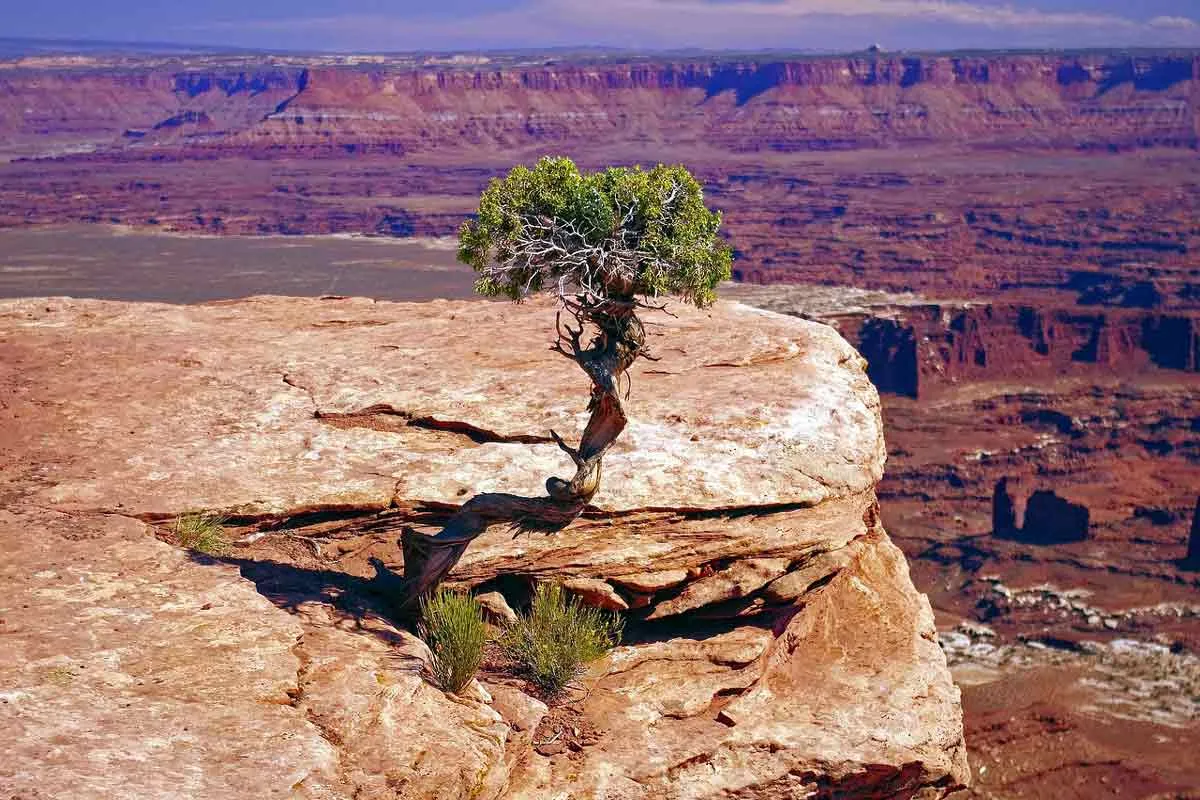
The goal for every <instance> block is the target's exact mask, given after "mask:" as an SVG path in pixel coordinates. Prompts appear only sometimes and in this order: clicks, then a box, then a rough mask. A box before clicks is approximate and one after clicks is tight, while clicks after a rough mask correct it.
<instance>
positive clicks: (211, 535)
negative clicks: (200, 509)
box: [175, 513, 229, 556]
mask: <svg viewBox="0 0 1200 800" xmlns="http://www.w3.org/2000/svg"><path fill="white" fill-rule="evenodd" d="M224 525H225V517H221V516H216V515H213V514H203V513H197V514H184V515H183V516H182V517H180V518H179V519H177V520H175V538H176V539H178V540H179V544H180V545H182V546H183V547H186V548H188V549H189V550H195V551H197V552H200V553H206V554H208V555H210V556H218V555H221V554H222V553H224V552H225V551H227V550H228V549H229V539H228V538H227V537H226V536H225V527H224Z"/></svg>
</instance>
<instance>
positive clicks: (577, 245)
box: [381, 158, 732, 611]
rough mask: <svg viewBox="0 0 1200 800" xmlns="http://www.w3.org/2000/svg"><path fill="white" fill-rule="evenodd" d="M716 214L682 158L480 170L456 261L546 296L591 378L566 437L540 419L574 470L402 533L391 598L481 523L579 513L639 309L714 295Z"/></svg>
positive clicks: (492, 292) (411, 597) (565, 518)
mask: <svg viewBox="0 0 1200 800" xmlns="http://www.w3.org/2000/svg"><path fill="white" fill-rule="evenodd" d="M720 226H721V215H720V213H719V212H713V211H710V210H709V209H708V208H706V207H705V205H704V195H703V191H702V189H701V186H700V184H699V182H698V181H697V180H696V179H695V178H694V177H693V176H692V175H691V173H689V172H688V170H687V169H685V168H684V167H682V166H664V165H661V164H660V165H659V166H657V167H654V168H653V169H650V170H643V169H642V168H640V167H633V168H624V167H613V168H610V169H606V170H602V171H599V172H593V173H581V172H580V171H579V169H578V168H577V167H576V166H575V164H574V163H573V162H572V161H571V160H570V159H568V158H543V159H542V160H541V161H539V162H538V163H537V165H536V166H534V167H533V168H532V169H529V168H527V167H523V166H519V167H516V168H514V169H513V170H512V171H511V172H509V173H508V175H507V176H506V177H505V178H504V179H502V180H501V179H494V180H492V182H491V184H490V185H489V186H488V188H487V189H486V190H485V191H484V192H483V194H482V196H481V197H480V200H479V212H478V214H477V216H476V218H475V219H473V220H471V221H468V222H466V223H464V224H463V226H462V228H461V229H460V231H459V248H458V257H459V260H461V261H463V262H464V263H466V264H468V265H470V266H471V267H473V268H474V270H475V271H476V272H477V273H478V275H479V277H478V279H477V281H476V283H475V289H476V291H478V292H479V293H480V294H482V295H486V296H489V297H508V298H510V299H512V300H515V301H520V300H523V299H525V298H527V297H529V296H530V295H532V294H535V293H538V292H553V293H554V294H555V295H556V296H557V298H558V305H559V310H558V315H557V317H556V319H555V330H556V333H557V338H556V340H555V342H554V344H553V346H552V349H553V350H554V351H555V352H557V353H559V354H561V355H563V356H565V357H566V358H569V359H571V360H572V361H573V362H575V363H576V364H578V365H579V367H580V368H581V369H582V370H583V372H584V373H585V374H586V375H587V377H588V379H589V380H590V382H591V394H590V399H589V401H588V411H589V413H590V416H589V419H588V423H587V426H586V427H585V428H584V431H583V435H582V437H581V439H580V442H579V446H578V447H572V446H571V445H569V444H568V443H567V442H566V441H565V440H564V439H563V438H562V437H561V436H559V435H558V433H556V432H554V431H550V435H551V437H552V438H553V440H554V441H555V442H556V443H557V444H558V446H559V448H560V449H561V450H562V451H563V452H564V453H566V455H567V456H568V457H569V458H570V460H571V462H572V463H573V465H574V468H575V473H574V475H573V476H572V477H571V478H569V479H565V478H558V477H552V478H549V479H548V480H547V481H546V496H545V497H536V498H530V497H520V496H516V495H509V494H498V493H488V494H480V495H476V496H475V497H473V498H471V499H470V500H469V501H467V502H466V503H465V504H464V505H463V506H462V507H461V508H460V509H459V511H458V512H457V513H456V514H454V515H453V516H452V517H451V518H450V519H449V521H448V522H447V524H446V525H445V527H444V528H443V529H442V531H441V532H439V533H438V534H437V535H435V536H425V535H422V534H419V533H417V532H416V531H413V530H411V529H409V530H406V531H405V532H404V536H403V538H402V540H401V543H402V547H403V550H404V579H403V581H402V582H400V583H399V585H398V586H396V585H394V576H393V580H392V583H393V586H392V589H393V590H398V592H399V597H398V598H397V600H398V604H399V606H400V608H401V609H402V610H408V611H411V610H413V609H414V608H415V606H416V604H417V603H418V601H419V599H420V597H421V596H423V595H425V594H427V593H428V592H430V591H432V590H433V589H434V588H435V587H436V586H437V585H438V583H440V581H441V580H442V578H443V577H444V576H445V575H446V574H447V573H448V572H449V571H450V570H451V569H452V568H453V567H454V565H455V564H456V563H457V562H458V560H459V558H461V556H462V554H463V552H464V551H465V550H466V548H467V546H468V545H469V544H470V542H471V541H472V540H473V539H475V538H476V537H477V536H479V535H480V534H481V533H483V532H484V531H485V530H486V529H487V528H488V527H490V526H491V525H495V524H504V523H507V524H509V525H512V526H514V527H516V528H517V529H518V530H533V529H549V530H556V529H561V528H563V527H565V526H566V525H568V524H570V522H571V521H573V520H574V519H576V518H577V517H578V516H579V515H580V514H581V513H582V512H583V510H584V508H585V507H586V506H587V504H588V503H589V502H590V501H591V500H592V498H593V496H595V494H596V492H597V491H598V490H599V488H600V477H601V463H602V460H603V458H604V455H605V453H606V452H607V451H608V449H609V448H610V447H611V446H612V444H613V442H615V441H616V439H617V437H619V436H620V435H621V432H622V431H623V430H624V429H625V425H626V421H627V419H626V415H625V408H624V406H623V404H622V393H626V394H627V393H628V391H629V386H628V375H627V373H628V370H629V368H630V367H631V366H632V365H633V363H634V362H635V361H636V360H637V359H638V358H651V357H652V356H651V355H650V354H649V353H648V352H647V350H646V333H645V329H644V327H643V325H642V320H641V319H640V318H639V312H640V311H642V310H646V309H663V308H664V307H665V300H666V298H668V297H676V298H679V299H682V300H683V301H686V302H690V303H693V304H695V305H697V306H700V307H703V306H707V305H709V304H711V303H712V302H713V301H714V300H715V299H716V294H715V289H716V286H717V284H719V283H720V282H721V281H723V280H728V279H729V277H730V266H731V262H732V256H731V252H730V249H729V247H728V246H727V245H726V244H725V243H724V242H723V241H722V240H721V238H720V237H719V236H718V230H719V228H720ZM385 577H386V576H382V575H381V578H385Z"/></svg>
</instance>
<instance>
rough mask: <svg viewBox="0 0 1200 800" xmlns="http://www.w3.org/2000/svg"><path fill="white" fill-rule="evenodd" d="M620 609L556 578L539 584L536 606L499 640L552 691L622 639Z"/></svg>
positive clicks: (574, 676)
mask: <svg viewBox="0 0 1200 800" xmlns="http://www.w3.org/2000/svg"><path fill="white" fill-rule="evenodd" d="M621 632H622V622H621V618H620V617H619V616H618V615H616V614H611V613H607V612H604V611H601V610H599V609H595V608H590V607H588V606H585V605H583V604H582V603H581V602H580V601H579V598H577V597H572V596H570V595H568V593H567V592H566V591H564V590H563V588H562V587H561V586H559V585H558V584H556V583H549V584H546V583H544V584H540V585H539V586H538V587H537V591H536V592H535V594H534V597H533V605H532V606H531V607H530V609H529V613H528V614H524V615H522V616H521V617H520V619H518V620H517V622H516V623H515V624H514V625H513V626H512V627H510V628H509V629H508V630H507V631H506V632H505V634H504V637H503V638H502V639H501V640H500V646H501V648H502V649H503V650H504V653H505V655H507V656H508V657H509V658H511V659H512V660H513V661H516V662H517V664H519V665H520V667H521V669H522V670H523V671H524V672H525V673H526V674H527V675H528V676H529V678H530V680H532V681H533V682H534V683H535V684H537V685H538V686H539V687H541V688H542V690H544V691H545V692H546V693H547V694H550V695H554V694H556V693H557V692H559V691H560V690H561V689H562V688H563V687H564V686H566V685H567V684H568V683H570V682H571V681H572V680H574V679H575V678H576V677H577V676H578V675H579V673H580V672H581V671H582V669H583V665H584V664H586V663H588V662H589V661H595V660H596V659H597V658H600V657H601V656H603V655H605V654H606V653H608V652H609V651H610V650H612V649H613V647H615V646H616V645H617V644H618V643H619V642H620V641H621Z"/></svg>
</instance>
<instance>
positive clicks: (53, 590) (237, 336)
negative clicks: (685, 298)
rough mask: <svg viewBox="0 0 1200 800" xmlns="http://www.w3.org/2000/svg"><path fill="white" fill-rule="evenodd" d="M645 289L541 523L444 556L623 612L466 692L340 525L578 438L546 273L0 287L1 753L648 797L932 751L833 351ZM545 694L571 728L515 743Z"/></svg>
mask: <svg viewBox="0 0 1200 800" xmlns="http://www.w3.org/2000/svg"><path fill="white" fill-rule="evenodd" d="M676 311H677V314H678V316H676V317H666V316H661V315H660V316H657V317H654V316H652V317H650V318H648V320H647V321H648V332H649V337H648V338H649V343H650V345H651V347H652V349H653V350H654V351H655V353H656V354H657V355H658V356H659V357H660V358H661V360H660V361H657V362H645V363H643V364H640V365H639V366H638V367H637V368H636V369H635V370H633V372H632V376H631V377H632V393H631V395H630V399H629V401H628V408H629V413H630V417H631V418H630V424H629V426H628V428H627V430H626V432H625V434H624V435H623V436H622V438H621V439H620V440H618V443H617V445H616V446H615V447H614V448H613V450H612V452H611V453H610V455H609V456H608V458H607V459H606V462H605V477H604V483H603V486H602V488H601V491H600V493H599V494H597V495H596V497H595V499H594V506H593V507H592V508H591V509H589V510H588V512H587V513H586V514H585V515H584V516H583V517H581V518H580V519H579V520H577V521H576V522H575V523H573V524H572V525H571V526H569V527H568V528H566V529H565V530H562V531H559V532H557V533H556V534H554V535H551V536H547V535H542V534H533V535H529V534H523V535H520V536H517V537H514V535H513V532H512V531H510V530H508V529H506V528H504V527H502V526H501V527H498V528H494V529H492V530H489V531H488V532H487V533H485V534H484V535H483V536H481V537H480V538H479V539H477V540H476V541H475V542H473V543H472V545H471V547H470V548H469V549H468V551H467V553H466V555H465V556H464V558H463V559H462V561H461V562H460V563H459V565H458V566H457V567H456V569H455V571H454V572H453V573H452V574H451V576H450V582H451V583H452V584H455V585H457V586H458V587H460V588H475V587H479V588H478V591H480V592H483V593H484V594H485V595H486V593H487V592H490V591H493V590H496V589H497V588H499V589H500V590H501V591H503V592H505V593H509V589H510V588H511V589H513V591H517V592H521V591H526V590H527V589H528V586H529V584H530V582H531V581H534V580H556V581H559V582H561V583H563V584H564V585H566V586H568V587H569V588H570V589H571V590H572V591H575V592H577V593H579V594H581V595H582V596H584V597H585V598H588V599H589V600H590V601H591V602H593V603H596V604H601V605H604V604H607V605H608V607H615V608H620V609H621V612H622V613H624V614H626V615H627V620H626V630H627V632H628V640H627V641H628V642H629V643H628V644H626V645H624V646H622V647H621V648H619V649H618V650H617V651H616V652H615V653H614V654H613V655H612V656H611V657H610V658H608V659H606V660H602V661H601V662H598V663H596V664H594V665H592V667H591V669H590V671H589V673H588V675H587V676H586V677H585V678H584V679H583V681H582V683H581V684H580V686H581V688H583V689H584V690H585V691H584V692H583V694H582V695H581V696H580V697H579V698H578V699H577V700H573V701H572V702H571V703H570V704H569V705H568V706H563V707H560V708H555V709H551V710H550V711H549V713H548V714H547V713H546V712H544V711H543V710H542V709H541V708H540V707H539V705H538V704H537V701H536V700H534V699H533V698H531V697H529V694H528V693H527V692H525V691H523V687H522V686H521V685H520V684H519V683H514V682H513V681H514V679H512V678H506V677H504V676H502V675H499V674H497V673H494V672H493V673H485V674H484V675H483V676H482V678H483V685H482V686H481V687H480V689H479V691H472V692H467V693H466V696H465V697H449V696H447V695H445V694H444V693H442V692H440V691H439V690H437V689H436V688H434V687H433V686H431V685H430V684H429V683H428V681H427V680H425V678H424V677H423V676H424V674H425V672H426V669H425V665H426V661H427V659H428V652H427V650H426V649H425V648H424V646H423V645H422V644H421V643H420V642H419V641H418V640H417V639H416V638H415V637H414V636H413V635H412V633H411V632H409V631H407V630H405V629H403V628H400V627H397V626H396V625H395V624H394V623H392V622H389V621H388V620H387V619H386V618H385V617H383V616H381V615H380V613H379V612H378V611H377V610H376V609H377V608H383V607H384V604H382V603H380V602H379V601H378V598H374V597H373V596H372V594H371V592H370V591H369V589H370V585H369V584H368V583H367V582H366V581H365V580H364V579H369V578H371V577H372V576H373V575H374V568H373V567H372V566H371V560H372V559H380V560H381V561H382V562H383V563H384V564H385V565H386V566H387V568H390V569H393V570H401V569H402V568H403V563H402V555H401V553H400V551H399V548H398V547H397V544H396V540H397V537H398V535H399V532H400V531H401V530H402V529H403V528H405V527H409V526H414V527H416V528H417V529H418V530H425V531H429V532H432V531H435V530H437V526H438V524H439V522H440V521H441V520H443V519H444V518H445V517H446V515H447V514H449V513H450V512H452V511H453V509H454V508H455V507H457V505H459V504H461V503H462V502H463V501H464V500H465V499H466V498H467V497H469V496H470V495H471V494H473V493H475V492H479V491H507V492H515V493H524V494H530V495H538V494H541V492H542V484H543V482H544V480H545V478H546V477H547V476H549V475H553V474H554V473H556V472H557V473H559V474H560V475H561V474H565V473H567V472H569V471H570V466H571V465H570V464H569V463H567V462H566V459H565V458H564V456H563V454H562V453H561V452H560V451H559V450H558V449H557V448H556V447H555V446H554V445H553V443H552V442H551V441H550V440H549V436H548V431H549V429H550V428H551V427H554V428H555V429H556V430H558V431H559V432H560V433H562V434H563V435H564V437H565V438H566V439H568V440H571V439H574V438H576V437H577V436H578V433H579V430H580V429H581V427H582V425H583V424H584V422H585V421H586V418H587V414H586V385H587V384H586V379H585V378H584V376H583V375H582V374H580V373H579V372H578V370H577V368H576V367H575V366H574V365H573V364H571V363H570V362H567V361H566V360H565V359H562V358H561V357H555V356H554V355H553V354H551V353H549V352H548V351H547V350H546V347H545V345H546V343H547V341H548V338H549V336H550V335H551V333H550V332H551V330H552V327H553V311H552V308H551V307H550V305H549V304H547V303H543V302H540V301H539V302H531V303H526V304H523V305H521V306H513V305H507V304H501V303H482V302H480V303H451V302H443V301H438V302H433V303H426V304H392V303H375V302H373V301H369V300H361V299H327V300H314V299H294V298H252V299H248V300H243V301H232V302H222V303H213V304H209V305H202V306H191V307H182V306H166V305H154V304H124V303H109V302H99V301H79V300H67V299H34V300H16V301H4V302H0V349H2V351H3V358H0V392H2V393H3V395H2V397H3V400H4V402H3V403H0V446H2V447H3V449H4V450H5V452H6V453H10V454H11V455H12V457H11V458H9V459H7V460H6V461H5V463H3V464H0V477H3V478H4V479H5V488H4V490H3V496H4V498H5V505H6V507H8V508H10V509H13V510H11V511H9V512H7V516H6V517H5V519H4V525H3V526H0V544H2V545H3V546H4V548H5V553H6V560H5V563H4V564H3V567H0V568H2V569H3V570H4V574H5V576H6V579H8V580H9V581H10V582H13V581H15V582H16V583H14V585H16V586H17V587H18V589H17V590H16V591H15V592H14V594H13V598H14V599H15V600H16V601H17V602H16V604H15V605H13V609H14V610H12V611H10V610H9V609H8V607H6V608H5V611H4V612H3V614H2V617H3V620H2V622H0V630H2V631H4V632H5V633H6V637H5V643H6V649H5V650H4V651H3V652H2V653H0V679H2V681H3V682H2V683H0V693H3V696H4V697H5V698H6V699H7V700H8V702H7V703H5V704H2V705H0V715H8V718H7V720H5V721H4V727H5V730H11V731H14V734H13V735H12V736H11V737H10V744H11V747H10V749H9V752H10V757H9V758H8V759H7V760H6V764H5V767H4V768H3V771H0V786H2V787H3V788H5V789H8V788H9V786H10V785H11V786H12V787H14V791H15V792H25V793H30V794H32V793H33V792H34V791H40V792H41V793H42V794H43V795H54V794H56V793H62V792H64V791H68V790H67V789H66V788H65V787H70V790H69V792H68V793H70V794H71V795H72V796H76V797H92V796H94V797H104V796H112V793H113V790H114V787H120V788H121V790H122V791H128V792H132V793H136V794H138V795H139V796H155V797H172V796H178V797H187V796H195V795H197V794H207V795H213V796H221V797H229V798H238V797H243V796H244V797H262V796H269V795H276V794H287V793H288V792H291V793H292V794H294V795H296V796H311V797H321V798H340V797H350V796H359V797H368V798H373V797H392V796H402V797H421V798H425V797H447V798H449V797H473V798H476V800H481V799H482V800H486V799H487V798H498V797H506V798H507V797H512V798H518V797H527V798H543V797H544V798H550V797H560V796H566V795H571V796H573V797H577V798H597V799H598V798H602V797H604V798H612V797H622V798H626V797H628V798H634V799H635V800H636V799H637V798H646V800H649V799H650V798H683V797H688V798H704V797H714V798H716V797H729V796H738V797H780V796H793V795H795V796H807V793H809V792H810V791H816V789H815V788H813V787H818V786H819V787H821V791H829V792H834V793H836V794H837V795H838V796H842V797H878V796H893V795H897V794H898V795H902V796H903V795H904V794H905V793H909V794H910V795H911V794H912V793H915V792H917V791H922V792H925V793H926V794H928V793H930V792H932V793H934V794H935V795H936V794H938V793H944V792H946V791H949V790H951V789H952V788H954V787H956V786H958V785H960V784H962V783H964V782H965V781H966V776H967V768H966V761H965V753H964V749H963V742H962V733H961V710H960V707H959V703H958V694H957V690H956V689H955V687H954V685H953V683H952V682H951V680H950V677H949V673H948V672H947V670H946V665H945V660H944V658H943V656H942V654H941V651H940V649H939V648H938V647H937V644H936V636H935V635H934V633H933V627H932V619H931V616H930V614H929V608H928V604H927V602H926V601H925V599H924V598H923V597H922V596H921V595H919V594H917V593H916V591H915V590H914V589H913V587H912V583H911V581H910V580H909V577H908V572H907V568H906V565H905V564H904V561H903V558H902V557H901V556H900V555H899V553H898V551H896V549H895V548H894V547H893V546H892V545H891V543H890V542H889V541H888V539H887V536H886V534H885V533H884V532H883V530H882V528H881V527H880V525H879V522H878V514H877V513H876V510H875V509H876V502H875V492H874V488H875V484H876V482H877V481H878V480H879V478H880V476H881V474H882V470H883V461H884V453H885V449H884V443H883V436H882V424H881V421H880V414H879V402H878V396H877V394H876V392H875V390H874V388H873V387H872V386H871V384H870V382H869V381H868V380H867V378H866V375H865V373H864V364H863V361H862V359H861V358H860V357H859V356H858V355H857V354H856V353H855V352H854V351H853V349H851V348H850V347H849V346H848V345H847V344H846V343H845V341H844V340H842V339H841V338H840V337H839V336H838V335H837V334H836V333H835V332H834V331H833V330H832V329H830V328H828V327H825V326H823V325H820V324H816V323H812V322H806V321H802V320H799V319H795V318H790V317H785V316H780V315H776V314H772V313H769V312H763V311H759V310H755V309H750V308H748V307H744V306H740V305H737V304H729V303H724V304H719V305H718V306H716V307H715V308H713V309H709V310H705V311H697V310H695V309H686V308H679V309H676ZM498 343H500V344H499V345H498ZM747 387H758V394H757V395H756V396H755V397H754V398H753V402H747V391H748V388H747ZM189 510H206V511H211V512H214V513H220V514H223V515H226V516H227V524H228V525H229V526H230V531H229V536H230V538H231V539H233V540H234V541H233V543H232V546H231V547H230V548H229V550H228V552H226V553H225V554H223V555H221V556H219V557H216V558H210V557H207V556H200V555H189V554H187V553H184V552H183V551H180V550H178V549H176V548H174V547H173V546H171V545H170V544H168V543H167V541H166V540H169V539H170V537H169V525H167V524H166V523H167V522H169V520H171V519H173V518H174V517H176V516H177V515H179V514H181V513H184V512H186V511H189ZM155 525H157V526H158V527H154V526H155ZM789 570H791V572H789ZM510 596H513V595H511V594H510ZM623 605H624V606H628V608H627V609H626V608H623V607H622V606H623ZM509 611H510V612H511V609H509ZM493 613H495V612H493ZM500 613H501V614H502V615H503V612H502V611H501V612H500ZM751 613H752V614H754V616H745V615H746V614H751ZM739 615H740V616H739ZM93 676H98V677H93ZM157 678H162V681H156V679H157ZM139 681H140V682H141V683H139ZM72 686H75V687H80V690H79V691H74V690H67V689H64V687H72ZM489 699H490V702H489ZM564 715H576V716H574V717H572V718H571V719H572V721H571V722H570V723H569V724H568V723H567V722H565V721H564V720H565V719H566V717H564ZM543 717H545V718H543ZM551 717H553V720H552V724H553V725H554V726H557V728H556V730H559V731H562V730H570V731H572V732H574V731H576V730H578V731H581V732H582V733H581V734H579V735H575V736H573V737H568V740H566V741H561V742H557V743H556V744H555V746H554V747H546V746H543V745H544V743H545V742H546V741H547V740H548V739H549V738H552V737H549V736H542V735H541V734H540V733H539V731H541V730H542V727H543V726H545V725H547V724H551V723H548V722H547V721H546V720H547V719H550V718H551ZM181 731H186V733H187V735H186V736H184V735H183V734H182V733H180V732H181ZM559 745H561V747H560V746H559ZM130 754H133V755H130ZM243 756H244V757H243ZM97 759H99V760H100V761H102V762H103V765H104V768H103V769H98V768H97V767H96V764H97ZM231 764H232V766H231ZM389 792H390V793H391V794H389Z"/></svg>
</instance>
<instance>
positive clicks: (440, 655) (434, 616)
mask: <svg viewBox="0 0 1200 800" xmlns="http://www.w3.org/2000/svg"><path fill="white" fill-rule="evenodd" d="M421 617H422V620H421V625H420V631H421V638H422V639H424V640H425V643H426V644H427V645H429V649H430V651H431V652H432V653H433V661H432V662H431V663H430V671H431V672H432V673H433V680H434V683H436V684H437V685H438V687H439V688H441V689H442V690H443V691H447V692H453V693H455V694H458V693H459V692H461V691H462V690H463V688H464V687H465V686H466V685H467V684H468V683H470V682H471V679H472V678H474V677H475V673H476V672H477V671H478V670H479V665H480V664H481V663H482V662H483V646H484V644H485V643H486V642H487V626H486V625H484V622H483V608H482V607H481V606H480V605H479V601H478V600H476V599H475V598H474V597H471V596H470V595H464V594H458V593H456V592H451V591H448V590H446V589H439V590H438V591H437V592H435V593H434V594H432V595H430V596H429V597H427V598H425V599H423V600H422V601H421Z"/></svg>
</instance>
